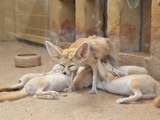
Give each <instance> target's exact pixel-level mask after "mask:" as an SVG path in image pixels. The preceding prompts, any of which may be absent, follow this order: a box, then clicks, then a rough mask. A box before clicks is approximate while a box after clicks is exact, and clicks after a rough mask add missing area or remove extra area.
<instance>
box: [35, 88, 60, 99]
mask: <svg viewBox="0 0 160 120" xmlns="http://www.w3.org/2000/svg"><path fill="white" fill-rule="evenodd" d="M58 94H59V93H58V92H56V91H42V90H41V89H39V90H37V91H36V93H35V95H34V96H33V97H34V98H38V99H53V98H55V97H57V96H58Z"/></svg>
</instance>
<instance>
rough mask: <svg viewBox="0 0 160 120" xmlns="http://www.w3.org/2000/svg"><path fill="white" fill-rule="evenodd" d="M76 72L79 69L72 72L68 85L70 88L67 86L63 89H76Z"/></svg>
mask: <svg viewBox="0 0 160 120" xmlns="http://www.w3.org/2000/svg"><path fill="white" fill-rule="evenodd" d="M76 74H77V70H75V71H73V72H72V74H71V80H70V84H69V87H68V88H65V89H64V90H63V91H64V92H71V91H72V90H74V87H73V81H74V79H75V77H76Z"/></svg>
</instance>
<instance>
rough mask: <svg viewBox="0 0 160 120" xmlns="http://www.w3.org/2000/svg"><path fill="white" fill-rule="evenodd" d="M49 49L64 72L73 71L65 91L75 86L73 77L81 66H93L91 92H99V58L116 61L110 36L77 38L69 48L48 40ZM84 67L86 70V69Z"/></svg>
mask: <svg viewBox="0 0 160 120" xmlns="http://www.w3.org/2000/svg"><path fill="white" fill-rule="evenodd" d="M45 44H46V47H47V50H48V52H49V54H50V56H51V57H52V59H53V60H54V62H56V63H58V64H60V65H62V66H63V67H64V70H63V73H64V74H68V73H70V72H71V83H70V86H69V88H68V89H65V91H71V90H72V87H73V79H74V78H75V75H76V72H77V69H78V67H79V66H85V67H86V69H87V67H91V68H92V71H93V82H92V89H91V90H90V93H97V81H98V79H99V76H98V69H97V60H96V59H97V58H99V59H101V61H106V59H110V60H111V62H112V61H113V62H115V59H114V57H113V49H112V46H111V44H110V41H109V38H102V37H96V36H91V37H88V38H80V39H78V40H76V41H75V42H74V43H73V44H71V46H70V47H69V48H68V49H64V50H62V49H61V48H59V47H58V46H55V45H53V44H52V43H50V42H49V41H46V43H45ZM86 69H84V72H85V70H86ZM82 73H83V72H82Z"/></svg>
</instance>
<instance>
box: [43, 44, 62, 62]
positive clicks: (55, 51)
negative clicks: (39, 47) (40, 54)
mask: <svg viewBox="0 0 160 120" xmlns="http://www.w3.org/2000/svg"><path fill="white" fill-rule="evenodd" d="M45 44H46V48H47V50H48V53H49V55H50V56H51V57H52V59H53V61H54V62H58V61H59V59H61V58H62V53H63V50H62V49H61V48H59V47H58V46H55V45H53V44H52V43H50V42H49V41H46V42H45Z"/></svg>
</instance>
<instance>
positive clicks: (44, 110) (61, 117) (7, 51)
mask: <svg viewBox="0 0 160 120" xmlns="http://www.w3.org/2000/svg"><path fill="white" fill-rule="evenodd" d="M22 53H38V54H40V55H41V57H42V65H41V66H37V67H30V68H17V67H15V65H14V56H15V55H16V54H22ZM52 66H53V62H52V60H51V58H50V57H49V55H48V53H47V51H46V49H45V47H40V46H35V45H32V44H26V43H23V42H18V41H12V42H0V86H3V85H6V84H14V83H17V82H18V79H19V78H20V77H21V76H23V75H24V74H27V73H32V72H34V73H40V72H45V71H49V70H51V68H52ZM88 92H89V88H88V89H84V90H79V91H74V92H71V93H60V95H59V96H58V98H56V99H54V100H41V99H34V98H32V97H31V96H28V97H26V98H23V99H20V100H16V101H11V102H7V101H6V102H2V103H0V120H159V118H160V109H158V108H155V107H154V106H153V104H152V100H143V101H138V102H136V103H133V104H125V105H118V104H116V103H115V101H116V99H118V98H120V97H122V96H118V95H113V94H110V93H106V92H104V91H100V90H99V93H98V94H96V95H91V94H89V93H88ZM0 94H1V93H0ZM64 94H66V95H64Z"/></svg>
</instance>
